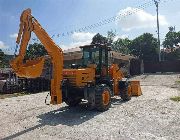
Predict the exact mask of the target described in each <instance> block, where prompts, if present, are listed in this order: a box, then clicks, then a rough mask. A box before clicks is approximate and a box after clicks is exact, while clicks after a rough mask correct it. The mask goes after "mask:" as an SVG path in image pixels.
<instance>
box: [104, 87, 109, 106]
mask: <svg viewBox="0 0 180 140" xmlns="http://www.w3.org/2000/svg"><path fill="white" fill-rule="evenodd" d="M102 99H103V104H104V105H108V104H109V100H110V94H109V91H107V90H105V91H104V92H103V94H102Z"/></svg>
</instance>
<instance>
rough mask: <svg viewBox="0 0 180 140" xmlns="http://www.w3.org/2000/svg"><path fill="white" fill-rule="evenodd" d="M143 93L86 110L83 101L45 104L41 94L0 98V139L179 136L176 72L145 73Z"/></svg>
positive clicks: (113, 139)
mask: <svg viewBox="0 0 180 140" xmlns="http://www.w3.org/2000/svg"><path fill="white" fill-rule="evenodd" d="M133 79H137V80H140V81H141V88H142V92H143V95H142V96H140V97H133V98H132V99H131V100H130V101H128V102H122V101H121V99H120V98H119V97H117V98H113V103H112V107H111V108H110V109H109V110H108V111H106V112H103V113H102V112H97V111H90V110H88V109H87V108H86V107H85V105H81V106H78V107H75V108H69V107H68V106H66V104H61V105H58V106H52V105H50V106H47V105H45V103H44V99H45V97H46V95H47V92H46V93H38V94H32V95H25V96H19V97H13V98H6V99H0V113H1V114H0V139H38V140H39V139H43V140H44V139H49V140H52V139H60V140H63V139H72V140H77V139H80V140H81V139H83V140H84V139H89V140H91V139H92V140H94V139H97V140H98V139H101V140H102V139H103V140H106V139H107V140H109V139H111V140H124V139H125V140H126V139H127V140H137V139H149V140H154V139H158V140H159V139H160V140H166V139H167V140H170V139H172V140H174V139H176V140H177V139H180V135H179V134H180V102H174V101H171V100H170V97H172V96H177V95H180V92H179V89H178V88H177V87H178V86H177V85H176V84H175V81H177V80H180V74H145V75H141V76H136V77H134V78H133Z"/></svg>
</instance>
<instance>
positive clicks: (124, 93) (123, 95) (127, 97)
mask: <svg viewBox="0 0 180 140" xmlns="http://www.w3.org/2000/svg"><path fill="white" fill-rule="evenodd" d="M128 85H129V84H128V83H126V84H125V86H124V87H123V89H120V96H121V99H122V100H123V101H129V100H131V96H130V95H129V94H128Z"/></svg>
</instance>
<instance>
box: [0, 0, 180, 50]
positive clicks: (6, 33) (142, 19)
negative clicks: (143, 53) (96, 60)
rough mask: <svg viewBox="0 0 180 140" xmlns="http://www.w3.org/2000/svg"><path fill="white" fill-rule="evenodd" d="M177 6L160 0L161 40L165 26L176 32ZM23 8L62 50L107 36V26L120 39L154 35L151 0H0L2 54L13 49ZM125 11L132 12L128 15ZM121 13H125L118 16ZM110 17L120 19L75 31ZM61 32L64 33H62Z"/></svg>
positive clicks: (179, 17) (172, 1)
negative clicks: (28, 10) (172, 28)
mask: <svg viewBox="0 0 180 140" xmlns="http://www.w3.org/2000/svg"><path fill="white" fill-rule="evenodd" d="M150 2H151V3H152V4H151V5H150V6H147V7H145V8H144V9H141V8H138V6H139V5H142V4H144V3H150ZM179 5H180V0H161V2H160V4H159V14H160V35H161V41H163V39H164V35H165V33H166V32H167V31H168V27H169V26H176V31H180V24H179V21H180V8H179ZM26 8H31V9H32V14H33V16H34V17H35V18H36V19H37V20H38V21H39V22H40V24H41V25H42V26H43V28H44V29H45V30H46V31H47V32H48V34H49V35H50V36H52V35H55V36H54V37H53V40H54V41H55V43H57V44H58V45H59V46H60V47H62V48H63V49H65V50H66V49H68V48H73V47H77V46H79V45H84V44H88V43H90V41H91V38H92V37H93V35H95V34H96V33H98V32H99V33H100V34H103V35H107V31H109V30H111V29H112V30H116V32H117V37H122V38H124V37H129V38H130V39H133V38H135V37H137V36H138V35H141V34H142V33H144V32H150V33H152V34H154V36H155V37H157V33H156V16H155V15H156V9H155V5H154V4H153V2H152V0H128V1H127V0H16V1H15V0H0V49H3V50H4V51H5V52H6V53H12V52H13V51H14V48H15V40H16V34H17V33H18V29H19V17H20V15H21V13H22V11H23V10H24V9H26ZM127 12H131V13H133V14H132V15H130V16H129V15H127ZM122 14H125V16H121V15H122ZM113 16H118V17H121V18H120V19H117V20H116V21H114V22H110V23H108V24H105V25H103V26H99V27H96V28H93V29H89V28H87V29H86V30H84V31H82V30H80V31H79V29H81V28H82V27H88V26H89V25H94V24H95V23H98V22H100V21H103V20H105V19H109V18H111V17H113ZM71 31H73V32H72V33H71ZM74 31H76V32H74ZM67 32H68V33H67ZM63 33H64V35H65V36H62V34H63ZM58 34H60V36H59V37H58V36H57V35H58ZM31 42H33V41H32V40H31Z"/></svg>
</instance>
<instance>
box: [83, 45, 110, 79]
mask: <svg viewBox="0 0 180 140" xmlns="http://www.w3.org/2000/svg"><path fill="white" fill-rule="evenodd" d="M80 48H81V49H82V51H83V58H82V59H83V66H85V67H88V66H89V65H90V64H95V65H96V75H101V76H103V75H108V52H109V51H110V50H111V49H110V47H108V46H107V45H106V44H91V45H85V46H81V47H80Z"/></svg>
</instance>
